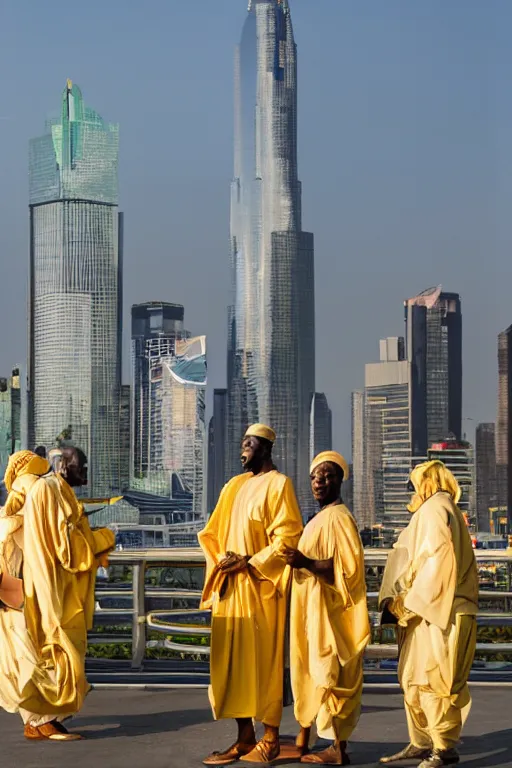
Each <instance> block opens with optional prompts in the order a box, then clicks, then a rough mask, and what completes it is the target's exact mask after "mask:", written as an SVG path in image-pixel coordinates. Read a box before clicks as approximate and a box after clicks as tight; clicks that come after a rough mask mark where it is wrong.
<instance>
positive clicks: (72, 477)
mask: <svg viewBox="0 0 512 768" xmlns="http://www.w3.org/2000/svg"><path fill="white" fill-rule="evenodd" d="M59 474H60V475H61V476H62V477H63V478H64V480H65V481H66V482H67V484H68V485H70V486H71V487H72V488H80V487H81V486H83V485H87V456H86V455H85V453H84V452H83V451H82V450H80V448H73V447H68V448H63V449H62V461H61V465H60V470H59Z"/></svg>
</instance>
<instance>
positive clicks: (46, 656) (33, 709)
mask: <svg viewBox="0 0 512 768" xmlns="http://www.w3.org/2000/svg"><path fill="white" fill-rule="evenodd" d="M13 491H16V492H19V493H20V494H22V495H23V496H25V504H24V506H23V507H22V509H21V510H20V511H19V512H18V513H17V514H14V515H10V516H2V515H1V514H0V568H1V569H2V571H4V570H7V571H8V572H9V573H10V574H11V575H12V576H15V577H21V578H22V579H23V587H24V593H25V602H24V605H23V608H22V610H19V611H18V610H14V609H11V608H9V609H3V610H1V609H0V707H2V708H3V709H5V710H7V711H8V712H20V714H21V716H22V718H23V720H24V722H25V723H28V722H30V723H31V724H32V725H42V724H43V723H45V722H49V721H51V720H53V719H58V720H62V719H64V718H66V717H69V716H70V715H73V714H75V713H76V712H77V711H78V710H79V709H80V708H81V706H82V704H83V701H84V698H85V696H86V694H87V693H88V691H89V690H90V686H89V684H88V683H87V680H86V678H85V654H86V650H87V630H88V629H89V628H91V627H92V620H93V613H94V587H95V579H96V570H97V560H96V556H97V555H99V554H101V553H105V552H108V551H109V550H111V549H113V548H114V544H115V539H114V534H113V533H112V531H110V530H108V529H99V530H95V531H92V530H91V528H90V526H89V522H88V520H87V518H86V517H85V516H84V515H83V507H82V505H81V504H80V503H79V502H78V501H77V498H76V496H75V494H74V492H73V490H72V488H70V486H69V485H68V484H67V483H66V482H65V480H63V478H62V477H60V476H59V475H54V474H49V475H45V476H44V477H39V476H36V475H32V474H24V475H22V476H20V477H18V478H17V479H16V480H15V481H14V484H13Z"/></svg>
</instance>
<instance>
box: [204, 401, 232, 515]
mask: <svg viewBox="0 0 512 768" xmlns="http://www.w3.org/2000/svg"><path fill="white" fill-rule="evenodd" d="M226 401H227V390H225V389H214V391H213V416H212V417H211V419H210V426H209V430H208V501H207V510H208V512H209V513H210V512H213V510H214V508H215V505H216V503H217V500H218V498H219V494H220V492H221V490H222V488H223V486H224V484H225V483H226V482H227V480H228V478H227V477H226V426H227V418H226Z"/></svg>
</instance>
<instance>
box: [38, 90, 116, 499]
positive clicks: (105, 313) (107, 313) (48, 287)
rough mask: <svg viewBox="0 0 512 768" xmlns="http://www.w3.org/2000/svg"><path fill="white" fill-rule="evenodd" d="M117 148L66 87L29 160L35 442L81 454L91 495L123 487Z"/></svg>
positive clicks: (110, 133) (112, 135)
mask: <svg viewBox="0 0 512 768" xmlns="http://www.w3.org/2000/svg"><path fill="white" fill-rule="evenodd" d="M118 143H119V129H118V126H117V125H111V124H109V123H106V122H105V121H104V120H103V119H102V118H101V117H100V115H98V113H97V112H95V111H94V110H93V109H91V108H90V107H88V106H87V105H86V104H85V103H84V101H83V98H82V93H81V91H80V89H79V88H78V86H76V85H73V84H72V83H71V82H70V81H68V83H67V86H66V88H65V89H64V92H63V95H62V107H61V113H60V116H59V117H58V118H55V119H51V120H49V121H48V122H47V124H46V131H45V133H44V135H43V136H40V137H38V138H35V139H32V141H31V142H30V155H29V182H30V308H29V323H30V328H29V348H30V349H29V373H28V380H29V443H30V446H31V447H34V446H35V445H45V446H48V447H51V446H52V445H55V442H56V440H57V439H58V438H59V437H64V438H66V439H68V440H70V441H71V442H72V443H74V444H75V445H77V446H79V447H80V448H82V449H83V450H84V451H85V452H86V454H87V455H88V459H89V465H88V466H89V487H88V489H87V490H88V493H89V494H92V495H104V494H109V493H112V492H114V493H115V492H116V491H118V490H119V485H120V466H119V464H120V451H119V413H120V372H121V299H122V296H121V270H122V214H120V213H119V212H118V180H117V171H118Z"/></svg>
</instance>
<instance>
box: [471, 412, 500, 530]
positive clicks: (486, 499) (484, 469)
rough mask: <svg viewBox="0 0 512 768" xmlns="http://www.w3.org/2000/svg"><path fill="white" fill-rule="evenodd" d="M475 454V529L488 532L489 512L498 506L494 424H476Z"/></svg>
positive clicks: (489, 528)
mask: <svg viewBox="0 0 512 768" xmlns="http://www.w3.org/2000/svg"><path fill="white" fill-rule="evenodd" d="M475 454H476V456H475V465H476V469H475V474H476V527H477V530H478V531H479V532H480V531H483V532H490V530H491V527H490V522H491V516H490V510H491V509H493V508H495V507H497V505H498V494H497V490H498V489H497V485H496V430H495V425H494V424H478V426H477V428H476V444H475Z"/></svg>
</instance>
